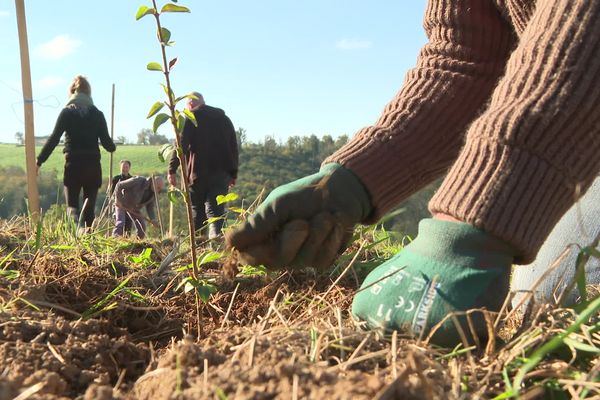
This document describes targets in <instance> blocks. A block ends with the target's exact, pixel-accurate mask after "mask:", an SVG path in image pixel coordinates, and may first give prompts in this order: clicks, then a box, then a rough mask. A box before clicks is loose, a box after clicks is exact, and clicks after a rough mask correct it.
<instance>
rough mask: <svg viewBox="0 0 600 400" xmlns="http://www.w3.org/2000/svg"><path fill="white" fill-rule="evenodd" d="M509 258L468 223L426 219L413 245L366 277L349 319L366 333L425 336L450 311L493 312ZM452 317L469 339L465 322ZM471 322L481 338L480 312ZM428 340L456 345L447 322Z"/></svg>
mask: <svg viewBox="0 0 600 400" xmlns="http://www.w3.org/2000/svg"><path fill="white" fill-rule="evenodd" d="M513 254H514V252H513V250H512V249H511V248H510V246H508V245H507V244H505V243H504V242H502V241H501V240H499V239H496V238H494V237H492V236H490V235H488V234H486V233H485V232H483V231H481V230H479V229H477V228H475V227H473V226H471V225H469V224H465V223H459V222H449V221H441V220H435V219H425V220H423V221H421V223H420V224H419V234H418V236H417V238H416V239H415V240H414V241H413V242H411V243H410V244H409V245H407V246H406V247H405V248H404V249H402V250H401V251H400V252H399V253H398V254H397V255H395V256H394V257H392V258H391V259H389V260H388V261H386V262H385V263H383V264H382V265H380V266H379V267H377V268H375V269H374V270H373V271H372V272H371V273H370V274H369V275H368V276H367V278H366V279H365V281H364V282H363V284H362V286H361V289H364V290H360V291H359V292H358V293H357V294H356V296H355V297H354V301H353V303H352V315H353V317H354V318H355V319H357V320H359V321H364V323H366V326H367V327H368V328H371V329H377V330H381V331H383V332H385V333H389V332H390V331H392V330H398V331H402V332H408V333H412V334H414V335H415V336H417V337H419V336H420V337H422V338H425V337H427V336H428V335H429V333H430V330H431V328H432V327H434V326H435V325H436V324H437V323H438V322H440V321H442V320H443V319H444V318H445V317H446V316H447V315H448V314H449V313H450V312H452V311H465V310H469V309H472V308H479V307H486V308H487V309H488V310H490V311H498V310H499V308H500V307H501V305H502V302H503V301H504V299H505V297H506V295H507V293H508V289H509V278H510V268H511V264H512V260H513ZM457 317H458V319H459V321H460V323H461V327H462V328H463V331H464V332H465V334H466V336H467V338H470V337H471V330H470V329H469V326H468V325H467V324H466V323H465V322H466V319H465V318H464V317H459V316H458V315H457ZM472 322H473V326H474V327H475V330H476V334H477V335H478V336H484V335H485V332H486V329H485V324H484V320H483V315H482V313H475V314H473V319H472ZM432 342H433V343H436V344H439V345H445V346H453V345H455V344H458V343H460V342H461V340H460V336H459V334H458V331H457V329H456V325H455V323H454V322H453V321H452V319H448V320H446V322H445V323H444V324H443V325H442V326H441V327H440V328H439V329H438V330H437V331H436V333H435V334H434V336H433V337H432Z"/></svg>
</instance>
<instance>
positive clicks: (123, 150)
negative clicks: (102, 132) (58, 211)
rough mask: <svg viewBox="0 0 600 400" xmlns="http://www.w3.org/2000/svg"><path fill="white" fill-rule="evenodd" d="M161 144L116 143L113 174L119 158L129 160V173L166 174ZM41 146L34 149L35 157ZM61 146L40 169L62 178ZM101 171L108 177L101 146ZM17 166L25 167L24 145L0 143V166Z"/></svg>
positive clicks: (107, 159) (107, 162)
mask: <svg viewBox="0 0 600 400" xmlns="http://www.w3.org/2000/svg"><path fill="white" fill-rule="evenodd" d="M160 147H161V146H141V145H118V146H117V150H116V151H115V152H114V153H113V159H114V161H113V175H116V174H117V173H118V171H119V160H122V159H127V160H129V161H131V164H132V165H131V173H132V174H134V175H150V174H152V173H161V174H166V172H167V164H166V163H162V162H160V160H159V159H158V155H157V154H158V149H159V148H160ZM40 150H41V146H37V147H36V149H35V154H36V157H37V155H38V154H39V152H40ZM62 151H63V147H62V146H57V147H56V148H55V149H54V151H53V152H52V155H51V156H50V158H49V159H48V160H47V161H46V162H45V163H44V165H42V169H44V170H47V171H50V170H53V169H54V170H56V173H57V176H58V177H60V178H62V171H63V165H64V156H63V152H62ZM101 154H102V173H103V174H104V175H105V176H107V177H108V172H109V166H108V164H109V160H110V153H108V152H106V151H105V150H104V149H102V148H101ZM9 166H17V167H21V168H23V169H25V147H24V146H17V145H14V144H0V168H2V167H9Z"/></svg>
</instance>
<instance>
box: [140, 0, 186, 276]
mask: <svg viewBox="0 0 600 400" xmlns="http://www.w3.org/2000/svg"><path fill="white" fill-rule="evenodd" d="M173 3H177V1H176V0H172V2H170V3H167V4H164V5H163V6H162V7H161V8H160V10H159V7H158V6H157V2H156V0H152V7H148V6H145V5H143V6H140V7H139V8H138V11H137V13H136V15H135V18H136V20H140V19H142V18H143V17H145V16H147V15H152V16H153V17H154V20H155V22H156V37H157V39H158V42H159V45H160V51H161V56H162V62H161V63H159V62H150V63H148V64H147V66H146V68H147V69H148V70H149V71H158V72H162V73H163V75H164V78H165V84H163V85H162V87H163V89H164V92H165V95H166V97H167V100H166V101H157V102H155V103H154V104H153V105H152V107H150V111H149V112H148V116H147V117H148V118H152V117H154V123H153V126H152V129H153V131H154V132H156V130H157V129H158V128H159V127H160V126H161V125H162V124H164V123H165V122H167V121H171V125H172V126H173V131H174V133H175V144H176V148H175V151H176V152H177V157H178V158H179V161H180V165H181V169H182V170H184V169H185V168H186V166H187V165H188V164H187V160H186V156H185V153H184V152H183V148H182V147H181V133H182V132H183V127H184V125H185V123H186V119H189V120H190V121H191V122H192V123H193V124H194V125H196V124H197V123H196V117H195V116H194V113H193V112H191V111H190V110H187V109H184V110H183V111H179V110H177V108H176V107H177V104H178V103H179V102H180V101H182V100H184V99H186V98H190V97H191V98H193V97H194V96H193V95H185V96H180V97H175V93H174V92H173V89H172V87H171V78H170V74H171V71H172V70H173V68H174V67H175V64H177V57H175V58H172V59H171V60H169V61H167V52H166V49H167V47H171V46H172V45H173V44H174V42H173V41H171V31H170V30H169V29H167V28H166V27H164V26H162V23H161V15H164V14H167V13H189V12H190V9H189V8H187V7H184V6H181V5H177V4H173ZM165 106H166V107H167V109H168V113H161V112H160V111H161V110H162V109H163V108H164V107H165ZM165 152H166V148H163V150H162V151H161V152H159V158H160V157H161V156H162V157H163V159H164V154H165ZM181 177H182V180H183V191H182V194H183V198H184V200H185V204H186V211H187V219H188V230H189V237H190V253H191V256H192V267H193V268H192V270H191V274H192V276H193V278H194V279H197V276H198V264H197V259H196V242H195V231H196V229H195V227H194V218H193V216H192V205H191V199H190V193H189V187H190V184H189V179H188V174H187V173H185V171H184V173H182V174H181ZM170 192H172V190H170ZM171 198H172V195H169V199H171Z"/></svg>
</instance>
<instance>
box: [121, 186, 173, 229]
mask: <svg viewBox="0 0 600 400" xmlns="http://www.w3.org/2000/svg"><path fill="white" fill-rule="evenodd" d="M164 186H165V183H164V180H163V178H162V177H160V176H155V177H154V179H153V178H145V177H143V176H134V177H132V178H129V179H126V180H122V181H120V182H119V183H117V185H116V186H115V192H114V199H115V208H116V210H117V211H116V212H117V213H118V215H117V217H116V220H117V224H116V225H115V228H114V230H113V236H115V237H118V236H123V234H124V228H125V226H124V224H125V220H126V219H127V218H130V219H131V220H132V221H133V225H135V229H136V233H137V237H138V239H143V238H145V237H146V223H145V220H146V217H144V215H143V211H142V209H144V208H145V209H146V213H147V214H148V219H149V221H150V222H151V223H152V224H153V225H156V222H155V221H156V206H155V202H156V196H158V194H159V193H160V192H162V190H163V188H164Z"/></svg>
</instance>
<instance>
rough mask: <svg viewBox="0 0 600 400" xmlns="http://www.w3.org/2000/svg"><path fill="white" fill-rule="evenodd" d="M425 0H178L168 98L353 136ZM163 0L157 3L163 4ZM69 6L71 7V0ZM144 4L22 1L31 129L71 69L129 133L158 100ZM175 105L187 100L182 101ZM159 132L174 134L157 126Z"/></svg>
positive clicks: (301, 131) (276, 127)
mask: <svg viewBox="0 0 600 400" xmlns="http://www.w3.org/2000/svg"><path fill="white" fill-rule="evenodd" d="M425 2H426V0H410V1H398V0H374V1H370V2H367V1H364V0H305V1H302V2H299V1H289V0H256V1H248V0H221V1H218V2H208V1H201V0H180V1H179V2H178V4H180V5H184V6H187V7H189V8H190V10H191V13H189V14H188V13H185V14H183V13H181V14H180V13H177V14H165V15H164V17H162V23H163V25H164V26H165V27H167V28H168V29H169V30H170V31H171V33H172V40H174V41H175V45H174V46H173V47H171V48H168V50H167V51H168V53H167V55H168V57H169V58H174V57H177V59H178V61H177V64H176V65H175V67H174V69H173V71H172V73H171V78H172V84H173V89H174V92H175V95H177V96H179V95H183V94H186V93H189V92H191V91H199V92H200V93H202V94H203V95H204V97H205V100H206V102H207V104H209V105H212V106H215V107H219V108H222V109H224V110H225V112H226V113H227V115H228V116H229V117H230V118H231V120H232V121H233V124H234V125H235V127H236V128H239V127H241V128H244V129H245V130H246V135H247V138H248V139H249V140H250V141H253V142H260V141H262V140H264V138H265V137H266V136H267V135H269V136H273V137H275V138H276V139H277V140H280V141H285V139H286V138H287V137H289V136H292V135H299V136H304V135H311V134H315V135H317V136H319V137H322V136H323V135H331V136H333V137H338V136H339V135H342V134H346V135H349V136H352V135H353V134H354V133H355V132H357V131H358V130H359V129H360V128H362V127H364V126H367V125H370V124H372V123H374V122H375V121H376V119H377V118H378V117H379V115H380V113H381V112H382V110H383V108H384V107H385V104H386V103H387V102H388V101H390V100H391V99H392V97H393V96H394V95H395V94H396V92H397V91H398V90H399V89H400V87H401V85H402V82H403V81H404V77H405V75H406V72H407V71H408V70H409V69H410V68H411V67H412V66H414V64H415V60H416V57H417V54H418V51H419V49H420V47H421V46H422V45H423V44H424V43H425V40H426V38H425V34H424V31H423V27H422V21H423V12H424V10H425ZM164 3H165V2H164V1H159V7H160V5H161V4H164ZM74 5H77V7H75V6H74ZM140 5H151V1H144V0H140V1H131V0H127V1H124V0H105V1H101V2H91V1H90V2H88V1H85V2H73V1H71V0H70V1H67V0H53V1H40V0H36V1H33V0H26V1H25V9H26V17H27V31H28V41H29V52H30V58H31V76H32V82H33V100H34V118H35V119H34V126H35V128H34V129H35V135H36V136H45V135H48V134H50V133H51V132H52V129H53V127H54V123H55V120H56V117H57V116H58V113H59V112H60V110H61V108H62V107H63V106H64V104H65V103H66V101H67V100H68V95H67V89H68V86H69V84H70V83H71V81H72V79H73V77H74V76H76V75H79V74H81V75H84V76H86V77H88V79H89V80H90V83H91V85H92V97H93V99H94V103H95V105H96V106H97V107H98V108H99V109H100V110H101V111H103V112H104V115H105V117H106V120H107V122H108V124H109V127H110V120H111V97H112V94H111V92H112V85H113V84H114V85H115V109H114V137H115V138H117V137H119V136H125V137H126V138H127V139H128V141H131V142H135V140H136V138H137V133H138V132H139V131H140V130H141V129H144V128H151V126H152V121H151V120H148V119H146V115H147V113H148V110H149V109H150V107H151V105H152V104H153V103H154V102H156V101H162V100H164V97H165V96H164V92H163V90H162V88H161V86H160V83H162V82H163V79H164V78H163V75H162V74H161V73H160V72H153V71H148V70H146V64H147V63H148V62H151V61H160V47H159V45H158V42H157V41H156V35H155V31H156V28H155V25H154V19H153V18H152V17H150V16H147V17H145V18H143V19H141V20H140V21H136V20H135V13H136V11H137V9H138V7H139V6H140ZM0 49H1V50H2V54H3V57H2V62H1V63H0V121H2V126H1V128H0V142H4V143H11V142H14V141H15V133H16V132H24V129H25V125H24V117H23V95H22V84H21V64H20V56H19V40H18V32H17V24H16V14H15V2H14V1H12V0H0ZM181 106H183V103H182V104H181ZM159 133H161V134H164V135H165V136H167V137H169V138H172V137H173V133H172V131H171V130H170V129H169V127H168V126H167V125H166V124H165V126H164V127H162V128H161V129H160V130H159Z"/></svg>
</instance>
